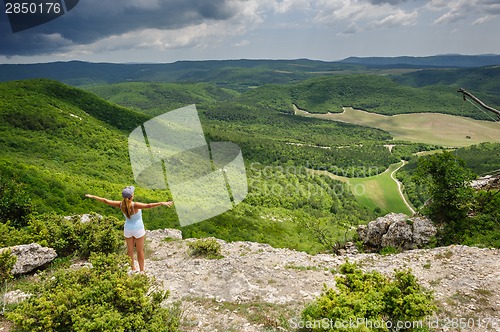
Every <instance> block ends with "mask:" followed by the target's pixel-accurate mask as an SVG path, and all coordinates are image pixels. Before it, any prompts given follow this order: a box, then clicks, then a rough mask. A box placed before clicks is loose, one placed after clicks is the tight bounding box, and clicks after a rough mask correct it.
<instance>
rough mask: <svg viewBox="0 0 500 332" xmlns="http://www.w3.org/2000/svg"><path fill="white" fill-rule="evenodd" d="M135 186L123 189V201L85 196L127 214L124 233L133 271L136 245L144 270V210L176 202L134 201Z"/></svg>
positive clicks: (140, 267) (139, 260)
mask: <svg viewBox="0 0 500 332" xmlns="http://www.w3.org/2000/svg"><path fill="white" fill-rule="evenodd" d="M134 190H135V188H134V186H128V187H126V188H125V189H123V190H122V197H123V199H122V201H112V200H109V199H106V198H102V197H98V196H94V195H90V194H86V195H85V197H88V198H93V199H95V200H98V201H99V202H103V203H105V204H107V205H109V206H112V207H116V208H119V209H120V210H122V212H123V215H124V216H125V227H124V229H123V235H125V241H126V242H127V254H128V256H129V257H130V267H131V268H132V271H133V272H134V271H136V269H135V263H134V247H135V249H136V251H137V261H138V262H139V269H140V271H141V272H144V235H145V234H146V230H145V229H144V223H143V221H142V210H143V209H150V208H154V207H157V206H167V207H170V206H172V205H173V204H174V202H172V201H169V202H158V203H149V204H145V203H139V202H134V201H133V200H134Z"/></svg>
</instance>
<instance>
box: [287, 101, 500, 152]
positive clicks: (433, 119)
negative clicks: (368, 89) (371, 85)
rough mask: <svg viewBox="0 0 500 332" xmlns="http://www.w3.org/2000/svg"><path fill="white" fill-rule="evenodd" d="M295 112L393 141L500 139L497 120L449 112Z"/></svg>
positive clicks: (454, 143) (453, 142)
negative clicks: (364, 129) (379, 132)
mask: <svg viewBox="0 0 500 332" xmlns="http://www.w3.org/2000/svg"><path fill="white" fill-rule="evenodd" d="M295 114H296V115H301V116H307V117H314V118H319V119H326V120H333V121H340V122H347V123H352V124H358V125H362V126H367V127H372V128H378V129H382V130H385V131H387V132H389V133H390V134H391V135H393V137H394V140H400V141H409V142H419V143H426V144H432V145H442V146H451V147H463V146H471V145H475V144H480V143H483V142H500V124H499V123H498V122H491V121H482V120H475V119H471V118H467V117H461V116H455V115H449V114H440V113H425V114H424V113H414V114H398V115H389V116H388V115H381V114H376V113H370V112H365V111H360V110H355V109H353V108H352V107H345V108H344V112H343V113H327V114H312V113H308V112H304V111H302V110H299V109H297V108H295Z"/></svg>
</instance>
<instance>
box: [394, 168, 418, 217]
mask: <svg viewBox="0 0 500 332" xmlns="http://www.w3.org/2000/svg"><path fill="white" fill-rule="evenodd" d="M401 162H402V163H401V166H398V168H396V169H395V170H394V171H392V173H391V178H392V179H393V180H394V181H395V182H396V184H397V185H398V191H399V196H401V198H402V199H403V202H405V204H406V206H407V207H408V209H410V211H411V213H413V214H414V213H415V210H413V208H412V206H411V205H410V203H408V201H407V200H406V197H405V195H403V190H402V185H401V182H399V180H398V179H396V177H395V176H394V174H396V172H397V171H398V170H399V169H400V168H401V167H403V166H404V165H406V161H404V160H401Z"/></svg>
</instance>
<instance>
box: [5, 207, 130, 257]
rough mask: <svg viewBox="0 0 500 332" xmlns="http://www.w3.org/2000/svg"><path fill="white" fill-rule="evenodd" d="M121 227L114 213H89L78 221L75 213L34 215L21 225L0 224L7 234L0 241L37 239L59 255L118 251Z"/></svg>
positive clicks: (121, 243)
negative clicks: (85, 219)
mask: <svg viewBox="0 0 500 332" xmlns="http://www.w3.org/2000/svg"><path fill="white" fill-rule="evenodd" d="M122 227H123V221H121V220H118V219H117V218H115V217H102V218H101V217H99V216H97V215H93V216H91V217H90V220H89V221H88V222H80V217H79V216H74V217H70V218H67V217H61V216H57V215H54V214H44V215H37V216H32V217H31V220H30V221H29V222H28V226H26V227H24V228H21V229H17V228H14V227H12V226H10V225H9V224H4V225H2V224H0V230H4V231H5V234H6V235H7V236H5V237H4V238H3V239H1V240H0V245H1V246H13V245H18V244H26V243H31V242H37V243H39V244H40V245H43V246H48V247H51V248H54V249H55V250H56V252H57V255H58V256H60V257H61V256H62V257H64V256H70V255H73V254H77V255H80V256H82V257H89V256H90V253H92V252H100V253H113V252H118V251H119V250H120V249H121V248H122V246H123V235H122V231H121V229H122Z"/></svg>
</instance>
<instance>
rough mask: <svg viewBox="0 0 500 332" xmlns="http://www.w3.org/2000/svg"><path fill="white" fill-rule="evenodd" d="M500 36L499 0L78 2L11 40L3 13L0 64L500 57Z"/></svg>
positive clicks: (153, 0) (0, 25)
mask: <svg viewBox="0 0 500 332" xmlns="http://www.w3.org/2000/svg"><path fill="white" fill-rule="evenodd" d="M73 1H75V0H73ZM28 2H29V1H28ZM499 31H500V0H81V1H79V2H78V4H77V5H76V6H75V7H74V8H73V9H72V10H71V11H69V12H67V13H66V14H65V15H63V16H61V17H59V18H57V19H55V20H52V21H50V22H47V23H45V24H42V25H39V26H37V27H33V28H31V29H28V30H24V31H20V32H16V33H13V32H12V29H11V27H10V24H9V20H8V18H7V16H6V14H5V10H2V12H1V13H0V63H32V62H50V61H69V60H83V61H93V62H174V61H177V60H204V59H241V58H245V59H296V58H310V59H318V60H326V61H334V60H340V59H343V58H346V57H348V56H399V55H412V56H426V55H436V54H447V53H460V54H500V35H499Z"/></svg>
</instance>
